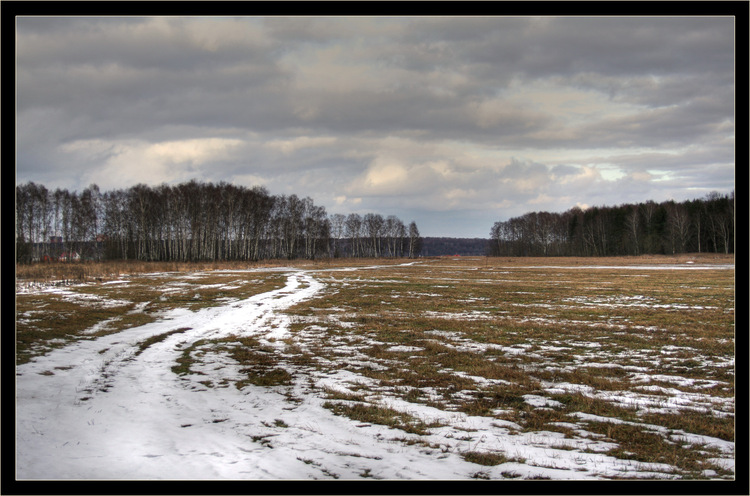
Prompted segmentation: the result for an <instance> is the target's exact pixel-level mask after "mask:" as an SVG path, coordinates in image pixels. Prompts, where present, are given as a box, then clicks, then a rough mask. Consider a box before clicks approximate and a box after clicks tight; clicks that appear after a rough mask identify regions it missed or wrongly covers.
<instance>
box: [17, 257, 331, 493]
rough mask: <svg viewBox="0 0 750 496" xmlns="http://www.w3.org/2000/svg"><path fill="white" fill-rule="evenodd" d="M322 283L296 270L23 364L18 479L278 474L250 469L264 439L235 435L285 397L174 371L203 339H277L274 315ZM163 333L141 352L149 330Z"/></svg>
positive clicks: (279, 318) (279, 320)
mask: <svg viewBox="0 0 750 496" xmlns="http://www.w3.org/2000/svg"><path fill="white" fill-rule="evenodd" d="M321 287H322V285H321V284H320V283H319V282H317V281H316V280H314V279H313V278H312V277H311V276H310V275H308V274H305V273H303V272H300V271H296V272H293V273H291V274H290V275H289V276H288V279H287V284H286V286H285V287H284V288H282V289H279V290H275V291H270V292H267V293H263V294H260V295H256V296H253V297H251V298H248V299H245V300H243V301H240V302H234V303H231V304H229V305H226V306H221V307H212V308H205V309H201V310H199V311H197V312H192V311H189V310H184V309H176V310H172V311H170V312H169V313H168V314H167V315H166V316H165V318H163V319H162V320H159V321H158V322H154V323H152V324H147V325H144V326H141V327H137V328H133V329H130V330H127V331H124V332H120V333H117V334H112V335H108V336H104V337H101V338H98V339H95V340H85V341H79V342H76V343H75V344H72V345H70V346H67V347H65V348H62V349H59V350H55V351H53V352H51V353H49V354H47V355H45V356H42V357H39V358H37V359H36V360H34V361H32V362H30V363H27V364H24V365H21V366H19V367H18V368H17V467H18V474H17V475H18V478H19V479H36V478H43V479H100V478H178V479H185V478H187V479H205V478H225V477H263V476H264V475H265V474H267V475H268V476H269V477H278V476H281V475H282V473H283V469H282V471H281V472H282V473H279V470H278V469H277V470H276V472H275V473H274V471H273V470H270V469H267V468H263V467H258V466H256V465H257V463H258V459H259V457H258V456H257V455H253V454H252V451H253V449H259V448H258V447H260V449H262V447H261V445H259V444H257V443H254V442H253V441H252V438H251V437H248V436H242V435H241V433H242V432H243V426H245V427H246V428H247V429H250V430H252V429H253V428H254V427H255V426H256V425H258V426H260V427H262V425H261V424H262V422H263V418H264V415H266V416H269V418H270V421H271V422H273V420H274V416H278V415H280V414H281V409H280V408H272V407H271V405H274V404H277V403H283V402H280V401H279V398H278V397H279V394H278V393H273V392H264V391H263V390H262V388H253V390H254V392H255V393H256V394H250V395H248V394H247V393H242V392H240V391H237V390H236V388H224V389H218V388H212V389H207V388H205V387H199V386H200V384H192V383H191V381H190V380H189V379H184V378H181V377H179V376H178V375H176V374H175V373H174V372H173V371H172V370H171V367H172V366H173V365H174V364H175V361H176V360H177V358H178V357H179V356H180V354H181V350H182V349H185V348H188V347H190V346H191V345H193V344H194V343H196V341H198V340H200V339H215V338H220V337H223V336H229V335H240V336H246V335H257V334H262V335H264V337H266V338H269V337H276V338H279V337H281V336H283V334H284V332H285V331H286V323H287V320H286V317H285V316H283V315H280V314H278V313H277V311H278V310H280V309H283V308H286V307H288V306H290V305H292V304H294V303H296V302H298V301H301V300H302V299H305V298H309V297H312V296H313V295H315V294H316V293H317V292H318V291H319V290H320V288H321ZM170 333H171V334H170ZM167 334H168V337H166V338H165V339H164V340H162V341H160V342H155V343H153V344H151V345H150V346H148V347H146V348H145V349H143V350H142V351H141V348H140V346H139V345H140V343H143V342H144V340H146V339H147V338H150V337H152V336H157V335H167ZM227 365H228V366H231V364H227ZM215 367H216V368H222V366H221V364H220V363H219V364H217V365H216V366H215ZM218 372H219V370H217V373H218ZM226 372H227V371H226V370H222V371H221V375H222V376H224V375H226ZM256 390H257V391H256ZM265 396H268V397H265ZM248 459H251V460H253V463H252V464H248V463H247V460H248ZM266 460H268V458H266ZM243 462H244V463H243ZM287 475H289V474H287Z"/></svg>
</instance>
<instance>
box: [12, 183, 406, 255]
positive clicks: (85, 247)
mask: <svg viewBox="0 0 750 496" xmlns="http://www.w3.org/2000/svg"><path fill="white" fill-rule="evenodd" d="M420 251H421V238H420V235H419V229H418V228H417V225H416V223H415V222H411V223H410V224H409V225H408V226H406V225H405V224H404V223H403V222H402V221H401V220H400V219H399V218H398V217H396V216H393V215H391V216H387V217H383V216H382V215H380V214H377V213H367V214H365V215H359V214H355V213H353V214H349V215H343V214H333V215H330V216H329V215H327V213H326V210H325V208H324V207H322V206H319V205H315V203H314V202H313V200H312V199H311V198H309V197H308V198H299V197H298V196H297V195H289V196H287V195H271V194H269V193H268V191H267V190H266V189H265V188H262V187H253V188H245V187H242V186H235V185H232V184H228V183H225V182H220V183H218V184H213V183H210V182H209V183H203V182H197V181H190V182H187V183H182V184H178V185H174V186H170V185H167V184H162V185H160V186H156V187H149V186H147V185H144V184H138V185H136V186H133V187H131V188H128V189H117V190H112V191H105V192H102V191H100V190H99V187H98V186H96V185H93V184H92V185H90V186H89V187H88V188H86V189H84V190H83V191H82V192H80V193H78V192H76V191H73V192H70V191H67V190H64V189H59V188H58V189H56V190H54V191H51V190H49V189H47V188H46V187H45V186H43V185H41V184H36V183H33V182H28V183H26V184H22V185H17V186H16V260H17V261H18V262H20V263H31V262H37V261H79V260H115V259H120V260H122V259H138V260H158V261H223V260H248V261H255V260H263V259H296V258H305V259H314V258H317V257H338V256H348V257H417V256H419V254H420Z"/></svg>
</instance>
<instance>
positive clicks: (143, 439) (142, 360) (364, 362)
mask: <svg viewBox="0 0 750 496" xmlns="http://www.w3.org/2000/svg"><path fill="white" fill-rule="evenodd" d="M131 269H132V268H131ZM86 270H87V271H88V272H87V273H86V274H83V275H81V276H79V277H73V278H70V279H68V280H67V281H66V282H64V283H63V282H60V281H59V280H57V281H56V280H55V278H54V276H52V277H51V276H50V275H49V274H46V275H43V276H39V275H38V274H37V275H34V274H32V273H22V272H21V271H20V269H19V276H21V275H22V276H23V277H24V278H18V279H17V291H16V360H17V366H16V370H17V372H16V376H17V377H16V379H17V388H18V394H17V463H18V467H17V472H18V478H19V479H144V478H145V479H225V478H231V479H345V480H352V479H370V478H372V479H401V480H403V479H410V480H412V479H419V480H445V479H447V480H456V479H467V480H468V479H492V480H497V479H513V480H522V479H607V480H609V479H649V480H654V479H670V480H671V479H691V480H692V479H722V480H729V479H734V476H735V472H734V459H735V444H734V438H735V428H734V424H735V416H734V406H735V388H734V377H735V374H734V370H735V341H734V333H735V323H734V322H735V320H734V319H735V282H734V277H735V273H734V260H733V258H732V257H731V256H730V257H721V256H706V255H704V256H683V257H679V258H678V257H656V256H654V257H637V258H636V257H630V258H620V259H590V258H585V259H584V258H580V259H572V258H569V259H566V258H546V259H533V258H511V259H508V258H484V257H476V258H473V257H451V258H436V259H418V260H376V261H373V260H369V261H366V260H357V261H353V260H341V261H339V260H335V261H324V262H316V263H313V262H304V263H303V262H300V263H294V264H292V265H285V264H281V263H279V264H266V265H265V266H262V267H260V266H258V267H254V266H237V265H235V266H216V265H213V266H212V265H206V266H201V267H192V269H191V270H185V267H166V268H165V267H159V266H158V265H153V266H152V265H148V264H145V265H144V266H143V267H141V268H139V269H138V270H135V269H132V270H126V271H122V270H107V269H106V268H101V267H99V268H94V267H91V268H87V269H86Z"/></svg>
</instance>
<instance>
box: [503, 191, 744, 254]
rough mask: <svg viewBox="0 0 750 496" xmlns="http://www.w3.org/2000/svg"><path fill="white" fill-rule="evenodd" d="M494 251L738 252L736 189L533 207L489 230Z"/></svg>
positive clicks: (576, 252)
mask: <svg viewBox="0 0 750 496" xmlns="http://www.w3.org/2000/svg"><path fill="white" fill-rule="evenodd" d="M489 251H490V255H493V256H616V255H641V254H675V253H694V252H697V253H702V252H713V253H734V191H732V193H731V194H727V195H722V194H719V193H717V192H713V193H710V194H708V195H706V197H704V198H701V199H697V200H690V201H684V202H681V203H676V202H674V201H666V202H662V203H655V202H653V201H648V202H645V203H638V204H624V205H620V206H616V207H592V208H587V209H586V210H583V209H581V208H578V207H574V208H572V209H570V210H568V211H566V212H563V213H550V212H531V213H527V214H524V215H522V216H521V217H515V218H512V219H509V220H507V221H503V222H495V224H494V225H493V226H492V229H491V231H490V250H489Z"/></svg>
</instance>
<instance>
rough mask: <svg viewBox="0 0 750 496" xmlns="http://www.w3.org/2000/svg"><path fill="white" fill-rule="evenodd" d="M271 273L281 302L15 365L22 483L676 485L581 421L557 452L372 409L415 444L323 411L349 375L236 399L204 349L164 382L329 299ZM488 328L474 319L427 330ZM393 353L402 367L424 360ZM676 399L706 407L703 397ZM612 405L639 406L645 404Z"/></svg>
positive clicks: (486, 422)
mask: <svg viewBox="0 0 750 496" xmlns="http://www.w3.org/2000/svg"><path fill="white" fill-rule="evenodd" d="M691 268H693V269H695V268H698V267H697V266H691ZM272 270H274V271H277V272H282V273H284V274H285V275H286V278H287V279H286V285H285V286H284V287H283V288H281V289H277V290H274V291H269V292H266V293H262V294H259V295H255V296H252V297H250V298H247V299H244V300H240V301H227V302H225V303H224V304H223V305H221V306H215V307H210V308H201V309H199V310H196V311H191V310H188V309H173V310H169V311H165V312H164V313H163V314H162V316H161V318H160V320H158V321H156V322H152V323H149V324H146V325H142V326H139V327H134V328H131V329H127V330H124V331H121V332H118V333H116V334H110V335H106V336H102V337H98V338H95V339H84V340H80V341H77V342H75V343H73V344H70V345H68V346H66V347H64V348H60V349H56V350H53V351H51V352H49V353H48V354H46V355H44V356H41V357H37V358H35V359H33V360H32V361H30V362H29V363H26V364H23V365H20V366H18V367H17V372H16V385H17V404H16V416H17V417H16V418H17V425H16V431H17V432H16V463H17V478H18V479H19V480H29V479H44V480H58V479H86V480H89V479H105V480H112V479H117V480H123V479H139V480H142V479H154V480H155V479H170V480H226V479H295V480H299V479H331V478H336V479H360V478H362V477H374V478H379V479H421V480H445V479H469V478H472V477H475V476H476V475H477V474H478V473H481V474H482V476H483V478H497V479H501V478H504V477H506V476H511V477H519V478H535V477H540V478H550V479H600V478H603V477H610V476H617V477H638V478H671V477H672V475H671V473H672V472H671V469H672V467H669V466H668V465H663V464H649V463H639V462H634V461H632V460H621V459H617V458H615V457H612V456H609V455H606V454H604V453H606V452H607V451H608V450H610V449H612V448H615V447H616V445H615V444H613V443H610V442H604V441H601V440H599V439H597V436H595V435H593V434H590V433H587V432H586V431H585V429H583V427H582V426H583V425H585V422H578V421H579V420H580V421H598V422H615V421H617V420H616V419H611V418H604V417H601V418H594V416H591V415H586V414H579V416H578V418H572V419H571V423H570V424H569V425H570V426H573V427H574V428H575V431H576V432H577V434H578V436H577V437H575V438H569V437H567V438H566V437H565V436H564V435H563V434H561V433H559V432H548V431H541V432H521V430H522V429H521V428H520V426H518V425H516V424H514V423H513V422H509V421H506V420H500V419H496V418H491V417H483V416H471V415H466V414H464V413H460V412H453V411H445V410H441V409H438V408H433V407H430V406H426V405H423V404H415V403H410V402H406V401H403V400H400V399H397V398H393V397H382V398H380V402H379V405H380V406H383V407H387V408H391V409H394V410H397V411H399V412H404V413H408V414H410V415H412V416H413V417H415V418H417V419H419V420H421V421H423V422H425V423H429V424H431V425H434V426H433V427H430V428H429V429H428V433H427V434H423V435H417V434H413V433H407V432H405V431H401V430H398V429H392V428H388V427H387V426H383V425H377V424H369V423H362V422H358V421H354V420H351V419H349V418H347V417H344V416H338V415H335V414H333V413H332V412H331V410H329V409H327V408H325V407H324V406H323V404H324V402H325V401H326V400H325V399H324V398H321V397H320V393H319V392H320V391H321V390H329V391H337V392H339V393H348V394H356V392H357V388H356V385H357V384H368V383H369V384H372V385H373V386H377V384H376V382H375V381H374V380H373V379H370V378H367V377H364V376H362V375H359V374H357V373H356V372H353V371H351V370H340V369H339V370H336V369H330V370H325V369H324V370H322V371H313V370H302V369H300V370H294V371H293V372H295V373H294V374H293V382H292V384H291V385H289V386H278V387H259V386H253V385H247V386H245V387H243V388H242V389H238V388H237V387H235V384H234V381H238V380H240V379H241V378H242V377H243V374H242V372H241V370H240V368H241V367H240V366H239V364H238V363H236V362H235V361H234V360H233V359H232V358H231V356H230V355H229V354H228V353H226V352H222V351H221V350H219V349H215V350H212V349H206V350H204V351H205V353H206V354H205V355H204V356H203V360H202V361H201V363H199V364H196V365H194V366H193V367H192V372H193V373H192V374H186V375H178V374H175V373H174V372H173V371H172V367H173V366H174V365H175V363H176V361H177V359H178V358H179V357H180V356H181V354H182V353H183V351H184V350H187V349H190V348H191V347H199V346H200V343H201V340H208V339H216V338H222V337H228V336H233V335H236V336H241V337H244V336H254V337H256V338H257V339H259V340H260V341H261V342H263V343H264V344H270V345H276V346H281V345H282V344H280V342H281V341H282V340H284V339H286V338H289V337H290V336H291V334H290V332H289V326H290V323H291V320H290V317H289V316H288V315H286V314H284V312H283V310H284V309H286V308H289V307H290V306H292V305H294V304H295V303H297V302H300V301H303V300H307V299H311V298H314V297H318V296H320V294H321V292H322V291H323V289H324V284H323V283H322V282H320V281H319V280H317V279H316V278H315V277H313V273H312V272H309V271H305V270H299V269H293V268H287V267H285V268H276V269H272ZM331 270H347V269H331ZM349 270H351V269H349ZM318 272H320V271H318ZM125 282H126V281H118V283H125ZM195 289H196V290H198V291H199V290H200V287H199V286H198V287H196V288H195ZM60 291H64V292H65V293H64V294H66V295H69V296H71V297H80V295H75V296H74V295H70V293H71V291H69V290H67V289H66V290H60ZM483 315H484V313H483V312H475V311H472V312H466V313H460V314H454V313H450V314H449V313H438V312H435V313H434V315H433V316H435V317H440V318H451V319H455V318H482V317H483ZM93 330H95V329H90V330H89V333H91V332H92V331H93ZM432 332H433V334H436V335H439V334H440V333H441V332H442V331H438V330H435V331H432ZM167 333H169V335H168V336H166V337H165V338H164V339H163V340H161V341H158V342H155V343H152V344H151V345H150V346H148V347H146V348H143V349H141V348H140V346H139V345H140V344H141V343H143V341H144V340H145V339H148V338H150V337H153V336H160V335H166V334H167ZM452 337H454V338H456V337H457V336H452ZM579 344H581V343H579ZM389 349H390V350H391V351H399V352H407V353H408V352H416V351H419V350H420V349H421V348H418V347H412V346H393V347H391V348H389ZM341 351H342V352H343V351H345V350H344V349H342V350H341ZM352 351H353V350H352ZM507 351H508V352H509V353H519V352H521V351H522V350H521V349H516V348H507ZM355 362H356V360H350V361H349V362H348V363H355ZM362 366H363V367H364V366H370V367H376V366H378V364H374V363H364V362H363V363H362ZM472 379H474V380H477V381H479V380H487V379H484V378H481V377H473V378H472ZM314 391H317V394H316V393H314ZM546 391H547V392H571V391H579V392H581V393H583V394H589V395H593V394H595V393H594V391H593V389H592V388H590V387H588V386H581V385H576V384H568V383H556V384H549V385H548V387H547V388H546ZM427 393H428V392H427ZM376 396H377V395H376ZM686 398H688V399H689V400H690V401H696V402H699V403H702V404H704V403H706V402H707V399H706V398H703V397H701V396H700V395H692V396H689V397H688V396H686ZM369 399H371V398H369V397H368V400H369ZM524 400H525V401H526V403H528V404H529V405H530V406H533V407H539V408H555V407H557V406H559V405H560V403H558V402H556V401H553V400H550V399H547V398H545V397H542V396H537V395H525V396H524ZM622 400H623V401H625V400H627V401H646V399H645V396H644V397H636V396H630V397H628V398H623V399H622ZM654 428H655V429H656V427H654ZM680 435H681V436H682V438H683V439H685V440H687V441H689V442H692V443H696V444H702V445H708V446H715V447H717V448H718V449H719V450H720V451H721V452H722V453H724V454H726V455H727V456H726V457H722V458H717V460H718V462H717V463H719V462H720V463H721V464H722V466H726V467H728V468H731V469H732V470H733V468H734V458H733V450H734V444H733V443H728V442H724V441H721V440H716V439H712V438H707V437H705V436H695V435H692V434H684V435H683V434H680ZM477 450H481V451H482V452H487V453H497V454H503V455H504V456H505V457H506V458H507V460H508V461H507V462H505V463H501V464H499V465H496V466H482V465H477V464H475V463H471V462H469V461H466V460H465V459H464V458H463V456H462V454H464V453H466V452H469V451H477Z"/></svg>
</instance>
